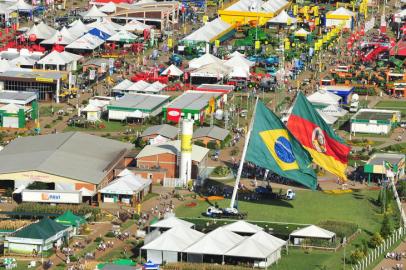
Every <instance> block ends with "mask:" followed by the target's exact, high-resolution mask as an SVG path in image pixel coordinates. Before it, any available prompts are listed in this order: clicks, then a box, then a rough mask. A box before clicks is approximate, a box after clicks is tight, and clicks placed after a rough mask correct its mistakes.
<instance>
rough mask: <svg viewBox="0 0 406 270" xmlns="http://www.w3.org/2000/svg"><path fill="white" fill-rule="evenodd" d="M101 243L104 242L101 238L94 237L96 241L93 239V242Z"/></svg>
mask: <svg viewBox="0 0 406 270" xmlns="http://www.w3.org/2000/svg"><path fill="white" fill-rule="evenodd" d="M102 241H104V239H103V237H96V239H94V242H96V243H100V242H102Z"/></svg>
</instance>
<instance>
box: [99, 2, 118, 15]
mask: <svg viewBox="0 0 406 270" xmlns="http://www.w3.org/2000/svg"><path fill="white" fill-rule="evenodd" d="M116 9H117V7H116V4H114V3H113V2H108V3H107V4H105V5H103V6H101V7H99V10H100V11H101V12H105V13H113V12H116Z"/></svg>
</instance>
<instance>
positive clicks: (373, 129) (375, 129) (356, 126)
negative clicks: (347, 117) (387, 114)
mask: <svg viewBox="0 0 406 270" xmlns="http://www.w3.org/2000/svg"><path fill="white" fill-rule="evenodd" d="M390 130H391V126H390V125H385V124H378V123H375V124H374V123H357V122H353V123H351V131H352V132H355V133H374V134H388V133H389V132H390Z"/></svg>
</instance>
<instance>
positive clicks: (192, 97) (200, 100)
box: [167, 91, 222, 110]
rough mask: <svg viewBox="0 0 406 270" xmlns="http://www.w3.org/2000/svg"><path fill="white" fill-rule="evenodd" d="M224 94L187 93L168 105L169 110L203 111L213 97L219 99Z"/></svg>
mask: <svg viewBox="0 0 406 270" xmlns="http://www.w3.org/2000/svg"><path fill="white" fill-rule="evenodd" d="M221 95H222V93H213V92H201V91H187V92H185V93H183V94H182V95H180V96H179V97H177V98H175V99H174V100H173V101H172V102H171V103H169V104H168V106H167V107H168V108H175V109H181V110H182V109H189V110H201V109H204V108H205V107H206V106H207V105H208V104H209V101H210V99H211V98H212V97H214V98H215V99H217V98H218V97H219V96H221Z"/></svg>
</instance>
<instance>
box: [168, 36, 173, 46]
mask: <svg viewBox="0 0 406 270" xmlns="http://www.w3.org/2000/svg"><path fill="white" fill-rule="evenodd" d="M172 47H173V40H172V38H168V48H172Z"/></svg>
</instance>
